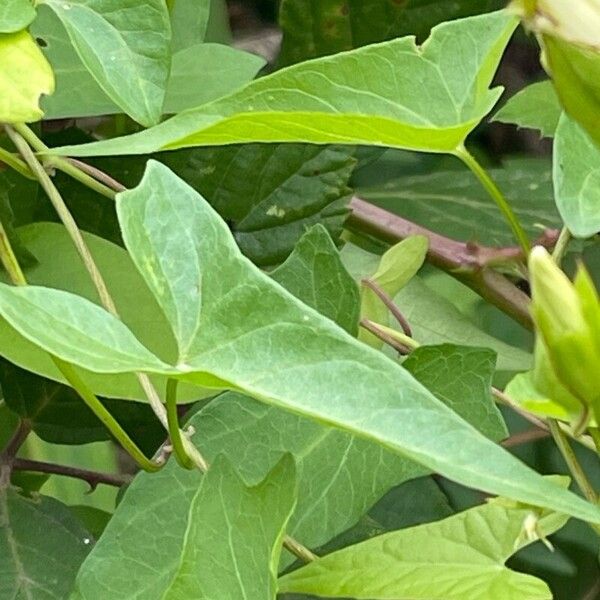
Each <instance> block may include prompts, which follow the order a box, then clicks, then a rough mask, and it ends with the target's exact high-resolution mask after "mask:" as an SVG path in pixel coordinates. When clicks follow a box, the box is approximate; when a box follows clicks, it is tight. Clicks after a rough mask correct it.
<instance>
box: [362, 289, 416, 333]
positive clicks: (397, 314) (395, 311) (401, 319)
mask: <svg viewBox="0 0 600 600" xmlns="http://www.w3.org/2000/svg"><path fill="white" fill-rule="evenodd" d="M361 283H362V284H363V285H364V286H365V287H368V288H369V289H370V290H371V291H372V292H373V293H374V294H375V295H376V296H377V297H378V298H379V299H380V300H381V301H382V302H383V304H384V305H385V306H386V308H387V309H388V310H389V311H390V312H391V313H392V315H393V317H394V318H395V319H396V321H398V324H399V325H400V327H402V331H404V333H405V334H406V335H407V336H409V337H412V330H411V328H410V323H409V322H408V321H407V319H406V317H405V316H404V315H403V314H402V311H401V310H400V309H399V308H398V306H396V303H395V302H394V299H393V298H391V297H390V296H389V294H387V293H386V292H385V290H384V289H383V288H382V287H381V286H379V285H377V283H376V282H375V281H373V280H372V279H363V280H362V282H361Z"/></svg>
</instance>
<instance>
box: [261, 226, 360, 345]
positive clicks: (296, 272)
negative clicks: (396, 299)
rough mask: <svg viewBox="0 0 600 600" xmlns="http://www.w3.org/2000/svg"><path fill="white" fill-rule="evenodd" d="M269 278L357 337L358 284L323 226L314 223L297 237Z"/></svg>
mask: <svg viewBox="0 0 600 600" xmlns="http://www.w3.org/2000/svg"><path fill="white" fill-rule="evenodd" d="M271 277H272V278H273V279H274V280H275V281H277V283H279V284H281V285H282V286H283V287H284V288H285V289H286V290H288V291H289V292H291V293H292V294H294V296H296V298H298V299H299V300H301V301H302V302H304V303H305V304H307V305H308V306H310V307H312V308H314V309H315V310H316V311H318V312H319V313H321V314H322V315H323V316H325V317H328V318H329V319H331V320H332V321H333V322H334V323H337V324H338V325H339V326H340V327H342V328H343V329H345V330H346V331H347V332H348V333H350V334H351V335H354V336H356V334H357V333H358V318H359V312H360V296H359V292H358V287H357V285H356V283H355V282H354V279H352V277H351V276H350V274H349V273H348V271H346V268H345V267H344V265H343V263H342V261H341V259H340V256H339V252H338V250H337V248H336V247H335V244H334V243H333V241H332V240H331V237H330V236H329V234H328V233H327V230H326V229H325V228H324V227H323V226H322V225H315V226H314V227H313V228H312V229H309V230H308V231H307V232H306V233H305V234H304V235H303V236H302V238H300V241H299V242H298V243H297V244H296V247H295V248H294V251H293V252H292V254H291V255H290V256H289V258H288V259H287V260H286V261H285V262H284V263H283V264H282V265H281V266H280V267H278V268H277V269H275V271H273V272H272V273H271Z"/></svg>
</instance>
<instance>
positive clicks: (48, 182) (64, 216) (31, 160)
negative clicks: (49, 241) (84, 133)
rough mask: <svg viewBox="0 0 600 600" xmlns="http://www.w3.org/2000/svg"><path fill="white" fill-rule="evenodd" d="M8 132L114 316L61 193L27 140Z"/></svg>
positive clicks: (83, 241)
mask: <svg viewBox="0 0 600 600" xmlns="http://www.w3.org/2000/svg"><path fill="white" fill-rule="evenodd" d="M6 132H7V133H8V135H9V137H10V139H11V140H12V141H13V144H14V145H15V146H16V148H17V150H18V151H19V152H20V153H21V156H23V158H24V159H25V162H26V163H27V165H28V166H29V168H30V169H31V170H32V172H33V173H34V174H35V176H36V178H37V180H38V181H39V182H40V185H41V186H42V188H43V189H44V191H45V192H46V195H47V196H48V198H49V199H50V202H52V205H53V206H54V209H55V210H56V212H57V214H58V216H59V217H60V220H61V221H62V222H63V224H64V226H65V227H66V229H67V232H68V233H69V235H70V236H71V239H72V240H73V243H74V244H75V247H76V248H77V252H78V253H79V255H80V256H81V258H82V260H83V262H84V264H85V268H86V269H87V271H88V273H89V274H90V277H91V278H92V281H93V282H94V286H95V287H96V289H97V290H98V295H99V296H100V301H101V302H102V305H103V306H104V307H105V308H106V309H107V310H108V311H109V312H110V313H112V314H115V313H116V312H117V309H116V307H115V304H114V302H113V300H112V297H111V295H110V293H109V291H108V288H107V287H106V283H105V281H104V278H103V277H102V274H101V273H100V270H99V269H98V267H97V266H96V263H95V261H94V258H93V257H92V254H91V252H90V250H89V248H88V247H87V244H86V243H85V240H84V239H83V235H82V234H81V231H79V227H77V223H76V222H75V219H74V218H73V215H72V214H71V212H70V211H69V209H68V207H67V205H66V204H65V202H64V200H63V199H62V196H61V195H60V192H59V191H58V189H57V188H56V186H55V185H54V182H53V181H52V179H51V178H50V176H49V175H48V173H46V170H45V169H44V167H43V166H42V164H41V163H40V161H39V160H38V159H37V157H36V156H35V154H34V153H33V151H32V149H31V147H30V146H29V144H28V143H27V142H26V141H25V139H24V138H23V137H22V136H21V135H20V134H19V133H17V132H16V131H15V130H14V129H13V128H12V127H11V126H8V125H7V126H6Z"/></svg>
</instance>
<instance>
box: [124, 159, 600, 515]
mask: <svg viewBox="0 0 600 600" xmlns="http://www.w3.org/2000/svg"><path fill="white" fill-rule="evenodd" d="M117 211H118V215H119V220H120V222H121V226H122V229H123V237H124V240H125V244H126V245H127V247H128V249H129V251H130V253H131V255H132V257H133V260H134V262H135V263H136V264H137V266H138V268H139V269H140V272H141V273H142V275H143V276H144V277H145V279H146V281H147V283H148V285H149V287H150V289H151V290H152V291H153V292H154V293H155V295H156V297H157V300H158V302H159V304H160V305H161V306H163V309H164V311H165V313H166V314H167V317H168V318H169V319H170V321H171V323H172V326H173V331H174V332H175V335H176V337H177V339H178V342H179V347H180V352H181V354H180V357H179V362H180V366H179V368H181V369H185V370H186V371H195V373H190V374H188V375H187V376H185V377H186V378H187V379H188V380H194V381H196V382H198V383H201V384H202V382H204V383H206V375H209V376H210V377H211V378H214V377H216V378H217V379H219V380H221V381H226V382H229V384H230V386H231V387H234V388H237V389H239V390H243V391H245V392H247V393H248V394H249V395H251V396H254V397H255V398H258V399H260V400H262V401H264V402H268V403H272V404H275V405H278V406H280V407H282V408H284V409H287V410H290V411H292V412H296V413H299V414H303V415H305V416H308V417H311V418H313V419H316V420H318V421H321V422H325V423H329V424H332V425H335V426H337V427H340V428H342V429H345V430H346V431H350V432H352V433H355V434H356V435H358V436H361V437H364V438H367V439H371V440H373V441H376V442H379V443H380V444H382V445H384V446H386V447H388V448H391V449H393V450H396V451H398V452H400V453H402V454H404V455H406V456H408V457H409V458H412V459H413V460H415V461H417V462H420V463H421V464H424V465H426V466H427V467H429V468H430V469H432V470H434V471H437V472H440V473H442V474H444V475H445V476H447V477H449V478H450V479H454V480H456V481H459V482H461V483H463V484H465V485H468V486H471V487H475V488H478V489H482V490H484V491H487V492H490V493H495V494H502V495H505V496H507V497H511V498H514V499H517V500H521V501H523V502H528V503H530V504H536V505H539V506H546V507H548V508H553V509H555V510H559V511H561V512H564V513H567V514H572V515H575V516H579V517H581V518H583V519H589V520H591V521H600V509H598V508H597V507H594V506H592V505H590V504H587V503H586V502H584V501H583V500H581V499H580V498H577V497H576V496H574V495H573V494H571V493H569V492H566V491H564V490H562V489H560V488H558V487H556V486H555V485H553V484H551V483H549V482H547V481H545V480H544V479H543V478H542V477H540V476H539V475H537V474H536V473H534V472H533V471H531V470H529V469H528V468H527V467H525V466H524V465H523V464H522V463H520V462H519V461H517V460H516V459H515V458H513V457H512V456H511V455H510V454H508V453H507V452H506V451H504V450H503V449H502V448H500V447H499V446H497V445H495V444H493V443H492V442H490V441H489V440H487V439H486V438H485V437H483V436H482V435H481V434H479V433H478V432H477V431H476V430H475V429H474V428H472V427H471V426H470V425H468V424H467V423H465V422H464V421H463V420H462V419H461V418H460V417H458V416H457V415H456V414H455V413H454V412H452V411H451V410H450V409H448V408H447V407H446V406H444V405H443V404H442V403H441V402H439V401H438V400H437V399H436V398H435V397H434V396H433V395H432V394H431V393H430V392H428V391H427V390H426V389H425V388H424V387H422V386H421V385H420V384H419V383H417V382H416V381H415V380H414V379H413V378H412V377H411V376H410V375H409V374H408V373H407V372H406V371H405V370H404V369H402V367H400V366H399V365H398V364H397V363H395V362H394V361H392V360H390V359H388V358H386V357H385V356H384V355H383V354H381V353H380V352H377V351H375V350H373V349H370V348H369V347H367V346H365V345H363V344H361V343H360V342H358V341H357V340H355V339H354V338H352V337H351V336H349V335H348V334H347V333H345V332H344V331H343V330H342V329H340V328H339V327H337V326H336V325H335V324H334V323H332V322H331V321H330V320H328V319H326V318H324V317H323V316H322V315H320V314H318V313H317V312H316V311H314V310H313V309H311V308H309V307H308V306H306V305H304V304H302V303H301V302H300V301H299V300H298V299H296V298H295V297H294V296H292V295H291V294H290V293H288V292H287V291H286V290H284V289H283V288H281V287H280V286H279V285H278V284H277V283H275V282H274V281H273V280H272V279H271V278H269V277H268V275H266V274H265V273H263V272H262V271H260V270H259V269H258V268H257V267H255V266H254V265H253V264H252V263H251V262H250V261H249V260H247V259H246V258H244V257H243V256H242V255H241V253H240V251H239V249H238V248H237V246H236V244H235V241H234V239H233V237H232V235H231V232H230V231H229V229H228V227H227V225H226V224H225V223H224V222H223V221H222V220H221V219H220V217H219V216H218V215H217V214H216V213H215V212H214V210H213V209H212V208H211V207H210V205H209V204H208V203H207V202H206V201H205V200H204V199H203V198H202V197H201V196H200V195H199V194H198V193H197V192H196V191H195V190H193V189H192V188H190V187H189V186H188V185H187V184H185V183H184V182H183V181H182V180H181V179H179V178H178V177H177V176H176V175H175V174H174V173H172V172H171V171H170V170H169V169H168V168H166V167H165V166H163V165H161V164H160V163H157V162H155V161H150V162H149V163H148V168H147V170H146V174H145V175H144V178H143V180H142V182H141V183H140V185H139V186H138V187H137V188H135V189H133V190H130V191H127V192H124V193H122V194H119V196H118V198H117Z"/></svg>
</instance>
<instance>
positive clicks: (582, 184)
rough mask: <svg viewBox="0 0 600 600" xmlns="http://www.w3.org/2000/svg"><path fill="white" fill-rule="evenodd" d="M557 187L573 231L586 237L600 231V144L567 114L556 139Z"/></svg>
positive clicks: (559, 201) (559, 202) (563, 212)
mask: <svg viewBox="0 0 600 600" xmlns="http://www.w3.org/2000/svg"><path fill="white" fill-rule="evenodd" d="M554 190H555V194H556V205H557V207H558V210H559V211H560V214H561V216H562V218H563V220H564V222H565V225H566V226H567V227H568V228H569V230H570V231H571V233H573V235H575V236H576V237H582V238H587V237H591V236H592V235H595V234H596V233H598V231H600V210H598V207H599V206H600V146H598V145H596V143H595V142H594V140H593V139H592V138H591V137H590V136H589V135H588V134H587V133H586V131H585V130H584V129H583V128H582V127H581V126H580V125H578V124H577V123H576V122H575V121H573V120H572V119H570V118H569V117H567V116H566V115H564V116H563V117H562V118H561V120H560V123H559V125H558V130H557V131H556V139H555V142H554Z"/></svg>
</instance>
